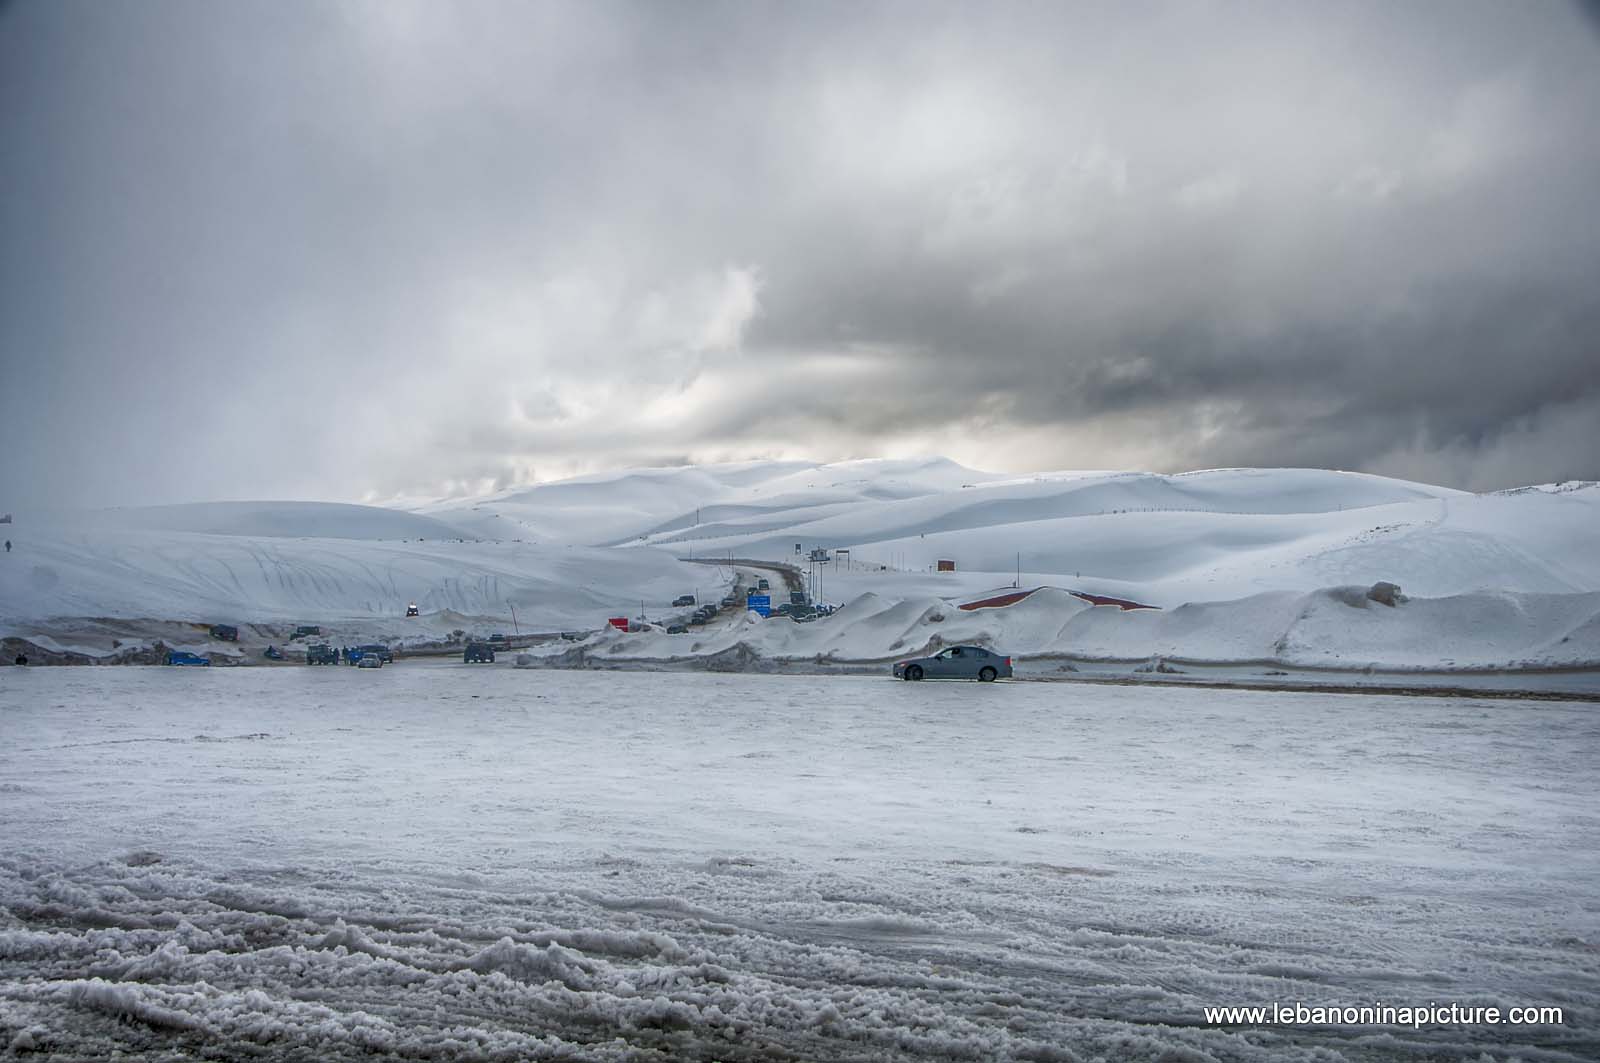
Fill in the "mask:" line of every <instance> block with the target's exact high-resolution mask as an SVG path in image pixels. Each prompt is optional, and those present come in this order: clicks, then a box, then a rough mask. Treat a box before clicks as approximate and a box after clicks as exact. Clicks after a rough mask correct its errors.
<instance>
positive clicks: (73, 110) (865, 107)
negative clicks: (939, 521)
mask: <svg viewBox="0 0 1600 1063" xmlns="http://www.w3.org/2000/svg"><path fill="white" fill-rule="evenodd" d="M1585 12H1587V14H1586V13H1585ZM1590 19H1592V6H1591V7H1590V8H1586V9H1580V8H1578V7H1567V6H1564V5H1560V4H1555V3H1551V4H1545V5H1538V6H1532V7H1527V6H1523V7H1518V8H1516V9H1512V8H1509V7H1506V6H1505V5H1502V4H1494V3H1467V4H1462V3H1419V4H1409V5H1403V6H1396V5H1385V4H1351V5H1344V6H1341V7H1340V8H1338V9H1330V8H1327V7H1326V6H1324V5H1315V4H1286V5H1274V6H1271V7H1262V6H1260V5H1230V4H1211V5H1195V4H1157V5H1149V6H1146V7H1143V8H1140V9H1139V10H1138V11H1137V12H1133V11H1130V10H1129V9H1127V8H1126V7H1125V6H1123V5H1114V4H1089V3H1085V4H1076V5H1070V6H1068V5H1042V6H1041V5H1024V4H1001V5H983V6H975V5H968V4H926V3H917V4H910V3H879V4H874V5H843V4H815V5H761V4H697V5H692V6H689V7H683V6H681V5H678V6H673V7H664V6H661V5H650V4H618V3H600V4H575V3H574V4H553V3H544V4H526V3H518V4H498V3H465V4H452V5H435V4H407V3H370V4H364V3H358V4H347V5H323V4H311V3H296V4H266V3H236V4H227V5H215V4H203V3H197V2H174V0H155V2H152V3H146V4H141V5H103V4H91V3H82V2H75V0H66V2H58V3H22V4H15V5H11V6H9V7H7V8H5V9H4V17H0V134H3V135H4V138H5V143H6V144H7V145H8V150H7V152H6V153H5V154H4V157H3V158H0V179H3V181H4V187H5V189H6V190H7V195H6V196H5V197H0V222H3V226H0V228H3V230H4V231H5V232H6V233H7V234H8V239H7V240H6V241H5V242H4V244H3V246H0V358H3V368H4V374H3V377H0V381H3V391H0V448H3V450H4V452H5V453H7V454H18V453H23V454H26V455H28V460H27V461H26V462H21V463H18V462H7V463H6V464H5V466H4V467H5V468H6V470H7V471H6V472H5V473H4V475H3V477H0V494H3V495H4V496H6V497H7V498H11V499H16V500H18V501H15V502H12V503H10V505H11V506H12V508H16V507H17V506H20V505H23V504H36V505H37V504H45V503H53V504H93V503H105V504H111V503H133V502H142V501H169V500H181V499H186V498H194V497H219V496H225V497H259V496H272V495H280V496H284V495H286V496H295V497H322V498H357V497H381V496H386V495H391V494H416V493H427V492H430V491H439V490H451V489H465V488H467V487H476V486H479V485H482V484H495V483H501V484H506V483H514V482H519V481H520V480H521V479H525V478H526V477H527V476H528V475H530V471H529V470H537V471H538V473H539V475H541V476H553V475H560V474H563V473H568V472H582V471H590V470H594V469H601V468H607V467H615V466H618V465H622V464H627V463H632V462H637V461H652V460H708V459H713V458H721V459H734V458H741V457H755V456H770V457H805V458H819V459H829V458H846V457H859V456H867V455H871V454H877V453H906V452H910V451H913V450H946V451H949V452H950V453H951V454H952V456H955V457H958V458H959V459H961V460H964V461H968V462H970V463H973V464H978V465H987V466H991V467H995V468H1014V469H1017V470H1018V471H1025V470H1026V469H1029V468H1042V467H1046V466H1055V467H1060V466H1067V465H1072V466H1079V467H1085V466H1109V465H1120V464H1141V465H1147V466H1151V467H1155V468H1163V469H1180V468H1192V467H1197V466H1204V465H1213V464H1283V463H1306V464H1317V465H1330V466H1336V467H1344V468H1372V469H1381V470H1384V471H1404V470H1408V469H1409V470H1416V471H1417V473H1418V474H1419V475H1420V474H1421V473H1422V472H1427V473H1428V475H1430V476H1435V477H1438V478H1441V479H1442V480H1443V481H1444V482H1448V483H1454V484H1459V485H1463V486H1475V487H1485V486H1487V487H1498V486H1505V485H1506V482H1508V481H1507V480H1506V478H1508V477H1511V478H1524V479H1535V480H1537V479H1551V478H1556V477H1557V476H1573V475H1584V474H1587V475H1591V476H1592V475H1600V469H1595V468H1593V467H1592V466H1593V463H1594V461H1595V460H1596V459H1595V458H1594V455H1596V454H1600V422H1596V421H1593V420H1586V419H1585V418H1584V417H1583V416H1581V415H1580V414H1579V413H1574V412H1572V411H1574V410H1577V411H1583V410H1587V409H1592V405H1585V403H1590V402H1591V400H1594V399H1595V398H1596V396H1597V395H1600V390H1597V389H1600V372H1597V371H1596V369H1595V366H1596V365H1597V364H1600V351H1597V350H1596V341H1595V339H1594V337H1595V336H1597V335H1600V331H1597V326H1600V295H1597V289H1596V286H1595V285H1594V284H1593V283H1592V278H1593V277H1595V276H1600V215H1597V213H1596V212H1595V211H1594V210H1593V208H1592V199H1593V192H1592V190H1593V189H1594V188H1595V187H1600V135H1597V134H1596V132H1595V127H1594V123H1593V120H1592V116H1593V114H1595V113H1596V112H1597V108H1600V62H1597V60H1600V35H1597V34H1595V33H1593V32H1591V29H1592V24H1591V22H1590V21H1588V20H1590ZM219 454H220V455H225V457H222V458H219V457H218V455H219ZM1586 466H1587V467H1588V472H1587V473H1585V471H1584V470H1585V468H1586ZM1546 468H1548V470H1549V471H1548V473H1547V472H1544V471H1541V470H1543V469H1546Z"/></svg>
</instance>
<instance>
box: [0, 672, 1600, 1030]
mask: <svg viewBox="0 0 1600 1063" xmlns="http://www.w3.org/2000/svg"><path fill="white" fill-rule="evenodd" d="M1597 753H1600V715H1597V714H1596V713H1595V712H1594V707H1593V706H1591V705H1585V704H1575V705H1574V704H1561V703H1554V704H1552V703H1524V702H1504V701H1502V702H1475V701H1461V700H1447V699H1430V698H1383V697H1362V696H1350V695H1315V694H1270V693H1259V692H1246V691H1220V690H1209V691H1198V690H1181V689H1180V690H1174V689H1145V688H1125V687H1093V688H1089V687H1084V686H1080V685H1073V684H1042V683H1041V684H1024V683H1017V684H1004V683H1001V684H994V685H984V686H979V685H977V684H951V685H941V684H933V683H923V684H914V685H913V684H901V683H894V682H892V681H889V680H887V679H876V678H861V677H829V678H817V677H782V676H744V675H714V674H704V673H681V674H650V673H591V672H544V671H540V672H527V671H518V670H514V669H510V668H484V669H473V668H467V667H465V666H460V665H454V664H449V665H441V664H420V663H415V662H413V663H402V664H400V665H399V666H397V667H393V668H385V669H383V670H381V671H379V672H358V671H356V670H354V669H342V668H340V669H320V668H319V669H288V668H280V669H233V670H222V669H217V670H211V671H200V670H188V669H183V670H179V669H160V668H119V669H112V668H62V669H42V670H26V669H5V670H3V671H0V1053H4V1052H6V1051H7V1050H8V1049H7V1046H8V1045H9V1046H10V1051H13V1052H15V1053H17V1054H18V1055H19V1056H22V1057H24V1058H34V1057H33V1056H32V1055H31V1050H35V1049H37V1050H43V1051H45V1052H49V1051H55V1052H59V1053H61V1054H62V1055H64V1056H70V1057H73V1058H78V1057H85V1056H87V1057H95V1056H110V1055H112V1054H113V1053H114V1052H116V1051H119V1050H120V1051H122V1052H125V1053H138V1054H140V1055H141V1056H142V1057H143V1058H151V1059H165V1058H172V1059H180V1058H182V1059H188V1058H200V1057H203V1058H212V1059H257V1058H289V1059H295V1058H300V1059H347V1058H349V1059H356V1058H371V1057H372V1056H373V1055H374V1054H378V1055H384V1054H390V1055H395V1056H401V1057H405V1058H463V1059H467V1058H483V1059H530V1058H562V1059H571V1058H579V1059H663V1060H666V1059H729V1060H742V1059H797V1060H798V1059H829V1060H832V1059H848V1060H863V1061H866V1060H886V1059H902V1058H905V1059H910V1058H933V1059H962V1060H1005V1059H1018V1060H1024V1059H1025V1060H1080V1059H1081V1060H1091V1059H1105V1060H1124V1059H1132V1060H1139V1059H1148V1060H1158V1059H1161V1060H1195V1061H1204V1060H1280V1059H1291V1060H1294V1059H1302V1060H1321V1061H1331V1060H1339V1059H1348V1060H1366V1059H1382V1058H1408V1057H1414V1056H1422V1055H1426V1056H1427V1058H1441V1059H1454V1058H1466V1059H1478V1058H1480V1054H1484V1058H1489V1059H1512V1058H1521V1059H1530V1060H1531V1059H1539V1060H1546V1061H1548V1060H1568V1059H1571V1060H1577V1059H1594V1058H1596V1057H1600V896H1597V894H1600V771H1597V770H1596V764H1597V762H1600V761H1597ZM1299 1001H1303V1002H1305V1003H1307V1004H1311V1005H1316V1004H1339V1005H1361V1004H1371V1003H1374V1002H1380V1001H1381V1002H1383V1003H1386V1004H1398V1005H1408V1004H1426V1003H1429V1002H1436V1003H1446V1004H1447V1003H1450V1002H1461V1003H1463V1004H1492V1005H1499V1006H1501V1007H1511V1006H1517V1005H1555V1006H1559V1007H1562V1008H1563V1009H1564V1011H1565V1021H1564V1023H1563V1024H1562V1025H1559V1026H1552V1025H1544V1026H1536V1027H1521V1028H1513V1027H1509V1026H1497V1027H1488V1026H1482V1025H1479V1026H1454V1027H1451V1026H1432V1027H1425V1028H1423V1029H1420V1030H1413V1029H1411V1028H1409V1027H1399V1026H1392V1027H1382V1026H1364V1027H1350V1028H1341V1027H1326V1026H1322V1027H1307V1026H1299V1027H1279V1028H1273V1027H1258V1028H1255V1029H1239V1028H1217V1027H1214V1026H1208V1025H1207V1024H1206V1022H1205V1018H1204V1014H1203V1010H1202V1009H1203V1008H1204V1007H1205V1006H1208V1005H1220V1004H1251V1005H1255V1004H1273V1003H1285V1004H1293V1003H1295V1002H1299Z"/></svg>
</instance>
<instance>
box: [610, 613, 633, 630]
mask: <svg viewBox="0 0 1600 1063" xmlns="http://www.w3.org/2000/svg"><path fill="white" fill-rule="evenodd" d="M606 623H608V624H610V625H611V626H612V627H614V628H616V629H617V630H618V631H626V630H628V618H627V617H625V616H613V617H609V618H607V620H606Z"/></svg>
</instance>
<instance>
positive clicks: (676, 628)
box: [667, 624, 689, 635]
mask: <svg viewBox="0 0 1600 1063" xmlns="http://www.w3.org/2000/svg"><path fill="white" fill-rule="evenodd" d="M688 633H689V625H688V624H668V625H667V634H669V635H687V634H688Z"/></svg>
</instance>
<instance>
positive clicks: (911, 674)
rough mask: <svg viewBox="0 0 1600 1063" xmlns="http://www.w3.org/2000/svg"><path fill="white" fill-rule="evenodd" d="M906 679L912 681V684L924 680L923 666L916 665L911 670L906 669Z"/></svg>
mask: <svg viewBox="0 0 1600 1063" xmlns="http://www.w3.org/2000/svg"><path fill="white" fill-rule="evenodd" d="M906 678H907V679H909V680H911V681H912V682H915V681H916V680H918V679H921V678H922V666H921V665H920V664H914V665H912V666H911V667H910V668H907V669H906Z"/></svg>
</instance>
